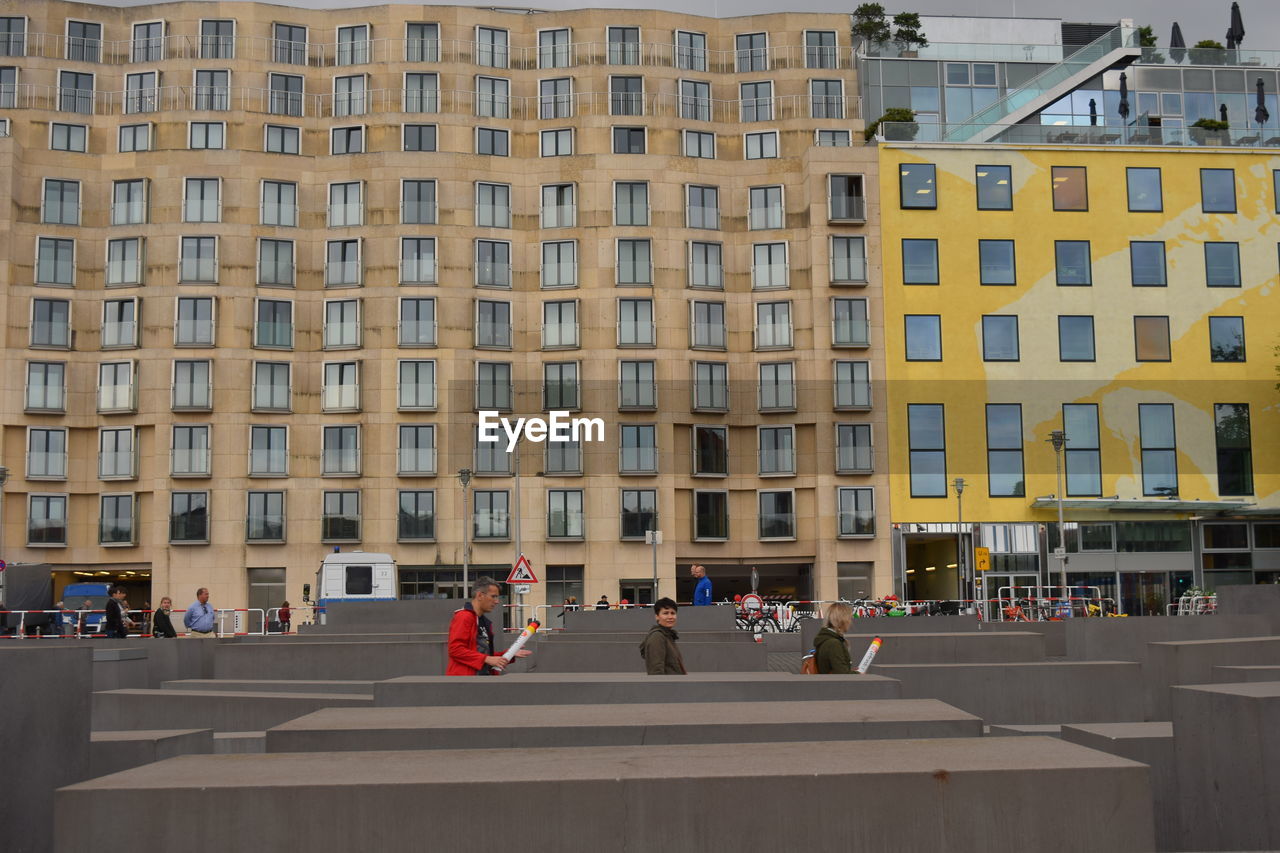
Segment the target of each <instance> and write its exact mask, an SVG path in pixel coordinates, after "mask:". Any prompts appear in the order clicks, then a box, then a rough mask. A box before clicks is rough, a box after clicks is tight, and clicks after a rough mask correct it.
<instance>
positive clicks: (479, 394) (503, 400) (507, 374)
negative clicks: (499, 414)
mask: <svg viewBox="0 0 1280 853" xmlns="http://www.w3.org/2000/svg"><path fill="white" fill-rule="evenodd" d="M512 394H513V391H512V387H511V362H509V361H480V362H476V408H477V409H497V410H499V411H506V412H509V411H511V398H512Z"/></svg>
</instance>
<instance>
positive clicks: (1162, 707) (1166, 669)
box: [1143, 616, 1280, 720]
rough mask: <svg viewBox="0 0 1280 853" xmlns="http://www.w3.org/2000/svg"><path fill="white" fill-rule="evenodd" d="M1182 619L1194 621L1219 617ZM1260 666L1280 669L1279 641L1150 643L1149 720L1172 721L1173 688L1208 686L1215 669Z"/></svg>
mask: <svg viewBox="0 0 1280 853" xmlns="http://www.w3.org/2000/svg"><path fill="white" fill-rule="evenodd" d="M1180 618H1181V619H1182V620H1184V621H1193V620H1212V619H1214V618H1216V617H1211V616H1210V617H1204V616H1201V617H1194V616H1184V617H1180ZM1259 665H1266V666H1272V665H1280V637H1246V638H1243V639H1232V640H1188V641H1183V642H1175V643H1151V644H1150V647H1149V648H1148V651H1147V662H1146V664H1145V665H1144V666H1143V674H1144V677H1145V678H1146V682H1147V714H1148V717H1147V718H1148V719H1151V720H1167V719H1169V715H1170V713H1171V705H1170V699H1169V688H1170V687H1172V686H1174V685H1178V684H1209V683H1211V682H1212V681H1213V668H1214V667H1215V666H1259Z"/></svg>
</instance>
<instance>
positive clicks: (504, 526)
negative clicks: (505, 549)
mask: <svg viewBox="0 0 1280 853" xmlns="http://www.w3.org/2000/svg"><path fill="white" fill-rule="evenodd" d="M472 497H473V498H475V510H474V513H473V517H474V519H475V522H474V525H473V527H472V536H473V538H475V539H506V538H508V537H509V536H510V534H509V532H508V515H507V506H508V504H509V501H510V497H511V495H510V493H509V492H507V491H506V490H505V489H503V490H492V489H477V490H476V491H475V492H473V493H472Z"/></svg>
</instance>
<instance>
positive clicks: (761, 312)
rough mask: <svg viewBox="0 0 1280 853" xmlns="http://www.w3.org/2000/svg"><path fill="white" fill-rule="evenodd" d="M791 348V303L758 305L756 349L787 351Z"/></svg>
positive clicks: (763, 303)
mask: <svg viewBox="0 0 1280 853" xmlns="http://www.w3.org/2000/svg"><path fill="white" fill-rule="evenodd" d="M790 346H791V303H790V302H759V303H757V304H756V329H755V348H756V349H758V350H759V349H786V348H789V347H790Z"/></svg>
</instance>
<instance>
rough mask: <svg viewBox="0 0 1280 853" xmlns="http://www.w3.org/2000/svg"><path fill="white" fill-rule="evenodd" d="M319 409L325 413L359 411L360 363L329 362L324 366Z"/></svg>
mask: <svg viewBox="0 0 1280 853" xmlns="http://www.w3.org/2000/svg"><path fill="white" fill-rule="evenodd" d="M321 393H322V398H321V408H322V410H323V411H326V412H335V411H359V409H360V363H359V362H358V361H330V362H326V363H325V365H324V387H323V388H322V389H321Z"/></svg>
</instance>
